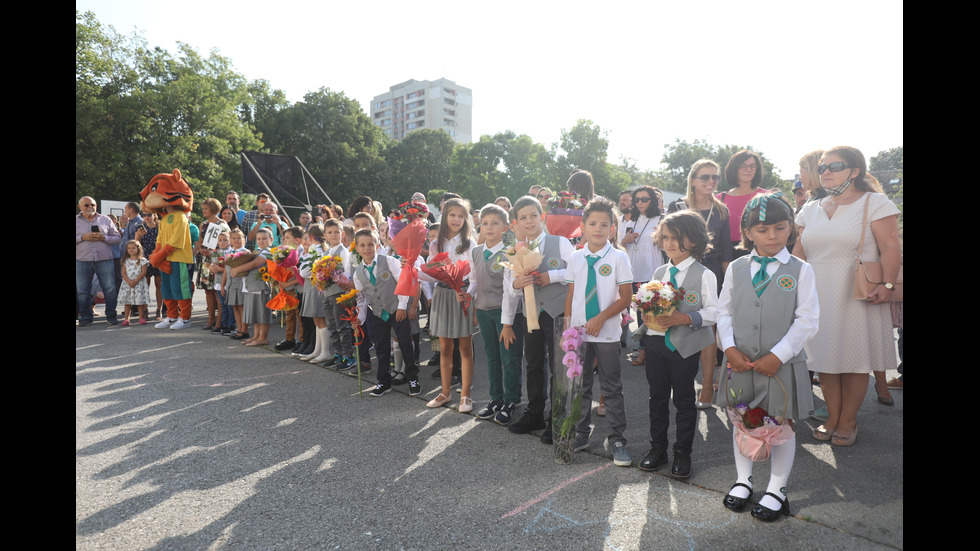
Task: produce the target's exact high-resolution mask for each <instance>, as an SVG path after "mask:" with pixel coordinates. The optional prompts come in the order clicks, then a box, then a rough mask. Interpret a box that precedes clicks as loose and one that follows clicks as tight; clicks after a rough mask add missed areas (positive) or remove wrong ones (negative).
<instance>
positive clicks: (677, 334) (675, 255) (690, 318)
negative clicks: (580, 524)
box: [639, 210, 718, 478]
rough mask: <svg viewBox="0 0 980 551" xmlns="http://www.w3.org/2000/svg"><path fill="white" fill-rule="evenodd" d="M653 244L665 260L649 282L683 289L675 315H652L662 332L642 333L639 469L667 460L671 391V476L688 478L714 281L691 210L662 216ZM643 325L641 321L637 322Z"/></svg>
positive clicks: (704, 237) (700, 225) (704, 231)
mask: <svg viewBox="0 0 980 551" xmlns="http://www.w3.org/2000/svg"><path fill="white" fill-rule="evenodd" d="M653 238H654V241H655V244H656V246H657V247H659V248H660V250H662V251H664V252H665V253H666V254H667V258H668V259H670V260H669V262H668V263H667V264H664V265H662V266H660V267H659V268H657V269H656V270H654V272H653V280H654V281H664V282H667V281H669V282H670V283H672V284H673V285H674V287H675V288H683V289H684V297H683V299H682V300H681V301H680V304H679V305H678V306H677V309H676V310H675V311H674V313H672V314H670V315H669V316H668V315H662V316H658V317H657V320H656V321H657V323H658V324H660V325H661V326H663V327H666V328H667V331H666V332H664V331H656V330H654V329H647V330H646V334H645V335H643V337H642V343H643V350H645V356H646V358H645V360H644V361H645V364H646V371H647V383H648V384H649V385H650V453H648V454H647V455H646V457H644V458H643V459H642V460H641V461H640V465H639V467H640V470H643V471H656V470H657V469H658V468H659V467H660V466H661V465H663V464H664V463H666V462H667V427H668V426H669V425H670V412H669V410H668V406H667V403H668V402H669V401H670V395H671V392H673V394H674V407H676V408H677V413H676V414H675V417H674V421H675V423H676V425H677V427H676V428H677V439H676V440H675V442H674V462H673V464H671V467H670V474H671V476H673V477H674V478H687V477H689V476H691V452H692V451H693V448H694V428H695V425H696V424H697V418H698V410H697V408H696V407H695V404H694V378H695V377H696V376H697V374H698V365H699V361H700V359H701V350H703V349H704V348H705V347H706V346H708V345H709V344H711V343H712V342H714V334H713V333H712V331H711V329H710V326H711V325H712V324H714V323H715V319H716V318H717V302H718V282H717V279H715V274H714V273H713V272H712V271H711V270H708V269H706V268H705V267H704V266H703V265H701V264H700V263H699V262H697V259H699V258H703V257H704V253H705V252H706V251H707V250H708V247H709V243H710V240H709V238H708V227H707V225H706V224H705V222H704V219H703V218H701V216H700V215H699V214H698V213H696V212H694V211H690V210H685V211H682V212H677V213H674V214H671V215H670V216H668V217H666V218H664V219H663V220H662V221H661V222H660V224H659V225H658V226H657V230H656V231H655V232H654V234H653ZM641 323H642V322H641Z"/></svg>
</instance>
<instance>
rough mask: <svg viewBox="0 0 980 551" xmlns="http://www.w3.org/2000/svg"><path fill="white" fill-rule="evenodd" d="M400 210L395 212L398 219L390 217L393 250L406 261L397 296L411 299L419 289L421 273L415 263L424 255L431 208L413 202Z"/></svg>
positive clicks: (402, 205)
mask: <svg viewBox="0 0 980 551" xmlns="http://www.w3.org/2000/svg"><path fill="white" fill-rule="evenodd" d="M398 209H399V210H397V211H395V213H397V215H398V216H399V218H398V219H392V217H391V216H389V217H388V237H390V238H391V248H392V249H393V250H394V251H395V252H396V253H398V256H400V257H401V258H403V259H404V260H405V264H404V266H405V267H404V268H402V273H401V275H400V276H398V285H397V286H396V287H395V294H396V295H402V296H409V297H411V296H415V294H416V293H417V292H418V288H419V272H418V268H416V267H415V261H416V260H418V257H419V254H421V253H422V244H423V243H425V234H426V233H427V231H428V230H427V228H426V226H425V221H426V218H427V217H428V216H429V207H427V206H426V204H425V203H423V202H421V201H411V202H408V203H402V204H401V205H399V206H398ZM395 213H393V214H395ZM396 228H397V229H396Z"/></svg>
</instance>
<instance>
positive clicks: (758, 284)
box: [752, 256, 776, 297]
mask: <svg viewBox="0 0 980 551" xmlns="http://www.w3.org/2000/svg"><path fill="white" fill-rule="evenodd" d="M752 260H754V261H756V262H758V263H759V264H762V266H761V267H760V268H759V271H758V272H756V273H755V275H754V276H752V286H753V287H755V296H757V297H761V296H762V292H763V291H765V290H766V287H768V286H769V281H770V280H771V278H770V277H769V270H767V269H766V266H768V265H769V263H770V262H776V259H775V258H773V257H771V256H753V257H752Z"/></svg>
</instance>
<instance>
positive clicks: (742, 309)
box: [716, 192, 820, 521]
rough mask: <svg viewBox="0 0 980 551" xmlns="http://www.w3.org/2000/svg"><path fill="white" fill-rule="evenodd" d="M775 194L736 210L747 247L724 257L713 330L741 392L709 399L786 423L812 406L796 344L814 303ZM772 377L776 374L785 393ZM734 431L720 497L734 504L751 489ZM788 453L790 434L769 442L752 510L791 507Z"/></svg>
mask: <svg viewBox="0 0 980 551" xmlns="http://www.w3.org/2000/svg"><path fill="white" fill-rule="evenodd" d="M780 195H781V194H780V193H779V192H777V193H774V194H772V195H767V194H764V195H761V196H759V197H758V199H756V200H753V201H751V202H750V203H749V204H748V206H747V207H746V209H745V212H744V214H743V215H742V219H741V224H740V226H741V234H742V246H743V247H744V248H745V249H746V250H751V251H752V253H751V255H750V256H742V257H741V258H738V259H736V260H734V261H733V262H732V263H731V264H729V266H728V271H727V272H726V273H725V284H724V286H723V287H722V290H721V296H720V297H719V300H718V310H719V312H718V336H719V337H720V338H721V344H722V349H723V350H724V351H725V356H727V357H728V361H729V362H730V364H731V370H732V373H731V374H730V375H729V380H728V383H727V384H728V388H729V389H734V390H735V392H736V393H738V392H740V394H736V396H735V397H734V398H732V397H731V396H726V393H725V392H724V391H723V392H720V393H719V394H718V396H717V397H716V400H717V403H718V405H721V406H725V405H727V403H728V401H729V400H732V401H733V402H744V403H745V404H746V405H747V406H748V407H749V408H756V407H761V408H764V409H765V410H766V411H767V412H768V413H769V414H770V415H772V416H776V415H782V414H783V411H784V409H785V411H786V415H785V417H786V419H787V421H788V422H789V423H790V427H792V426H793V423H792V420H793V419H799V418H801V417H807V416H808V415H810V414H811V413H813V393H812V391H811V390H810V377H809V376H808V374H807V370H806V354H805V353H804V352H803V343H805V342H806V341H807V340H808V339H810V338H811V337H812V336H813V335H815V334H816V332H817V326H818V321H819V319H820V308H819V306H818V303H817V292H816V284H815V281H814V275H813V269H812V268H811V267H810V265H809V264H807V263H806V262H804V261H802V260H800V259H798V258H796V257H794V256H790V254H789V251H787V250H786V243H787V241H789V240H790V239H791V238H792V237H793V234H795V233H796V228H795V226H794V224H793V209H792V207H790V205H789V204H788V203H786V201H785V200H783V199H782V198H781V197H780ZM772 377H778V378H779V381H780V382H781V383H782V387H784V388H785V389H786V391H785V393H784V392H783V388H781V387H780V385H779V384H777V383H775V382H774V381H772ZM720 386H721V388H722V389H724V388H725V387H724V384H722V385H720ZM733 405H735V404H733ZM736 437H737V432H733V435H732V444H733V446H734V448H735V470H736V472H737V474H738V479H737V481H736V482H735V485H734V486H732V489H731V490H730V491H729V492H728V495H727V496H725V499H724V501H723V504H724V505H725V507H727V508H728V509H731V510H733V511H741V510H743V509H744V508H745V506H746V504H747V503H748V500H749V498H750V497H751V496H752V493H753V492H752V460H750V459H748V458H746V457H744V456H743V455H742V454H741V453H739V450H738V442H737V440H736ZM795 455H796V435H795V434H794V435H793V436H792V437H791V438H790V440H789V441H788V442H786V443H784V444H778V445H774V446H773V447H772V475H771V477H770V479H769V487H768V488H767V489H766V494H765V496H764V497H763V498H762V499H761V500H760V501H759V504H758V505H756V506H755V507H753V509H752V516H753V517H755V518H758V519H760V520H764V521H772V520H776V519H777V518H779V516H780V515H787V516H788V515H789V514H790V512H789V499H787V494H786V486H787V481H788V480H789V473H790V471H791V470H792V468H793V459H794V457H795Z"/></svg>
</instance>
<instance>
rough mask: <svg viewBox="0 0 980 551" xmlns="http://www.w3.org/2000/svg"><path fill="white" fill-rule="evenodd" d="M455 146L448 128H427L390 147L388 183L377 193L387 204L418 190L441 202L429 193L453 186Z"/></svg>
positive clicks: (387, 205) (407, 197)
mask: <svg viewBox="0 0 980 551" xmlns="http://www.w3.org/2000/svg"><path fill="white" fill-rule="evenodd" d="M453 146H454V142H453V139H452V138H451V137H450V136H449V134H447V133H446V132H443V131H442V130H432V129H428V128H423V129H421V130H416V131H415V132H412V133H410V134H409V135H407V136H405V139H403V140H402V141H400V142H398V143H397V144H395V145H394V146H392V147H390V148H389V149H388V151H387V153H386V155H385V161H386V163H387V169H388V185H387V186H384V188H383V189H381V190H378V191H379V193H377V195H378V197H379V200H380V201H381V202H382V204H383V205H384V206H385V208H386V209H387V208H388V207H389V206H394V205H399V204H401V203H404V202H405V201H408V200H409V199H411V198H412V194H413V193H415V192H416V191H420V192H422V193H424V194H425V196H426V198H427V199H429V200H430V201H432V202H437V201H438V199H437V198H436V197H430V196H429V190H431V189H432V188H445V187H449V182H450V178H449V174H450V164H451V159H452V157H453ZM457 193H458V192H457ZM460 195H461V196H463V197H469V196H467V195H465V194H462V193H460ZM371 197H374V195H372V196H371ZM470 198H471V197H470Z"/></svg>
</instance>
